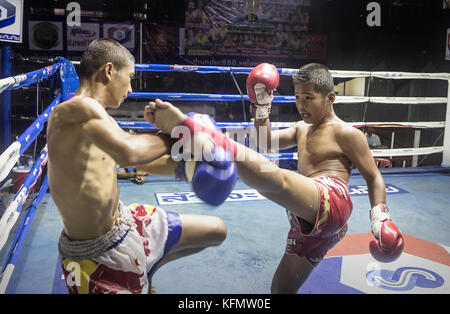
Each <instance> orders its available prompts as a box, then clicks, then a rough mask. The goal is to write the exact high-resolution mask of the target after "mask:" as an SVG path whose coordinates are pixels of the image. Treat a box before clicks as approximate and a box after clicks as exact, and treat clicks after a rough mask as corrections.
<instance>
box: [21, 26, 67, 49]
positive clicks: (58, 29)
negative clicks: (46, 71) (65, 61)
mask: <svg viewBox="0 0 450 314" xmlns="http://www.w3.org/2000/svg"><path fill="white" fill-rule="evenodd" d="M62 29H63V23H62V22H50V21H29V22H28V34H29V36H28V38H29V39H28V41H29V47H30V50H55V51H61V50H63V48H64V47H63V30H62Z"/></svg>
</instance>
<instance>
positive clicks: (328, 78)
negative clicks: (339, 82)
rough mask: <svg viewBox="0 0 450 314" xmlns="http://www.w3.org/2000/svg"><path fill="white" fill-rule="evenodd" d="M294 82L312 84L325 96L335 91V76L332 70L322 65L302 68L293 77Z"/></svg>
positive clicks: (309, 65)
mask: <svg viewBox="0 0 450 314" xmlns="http://www.w3.org/2000/svg"><path fill="white" fill-rule="evenodd" d="M292 80H293V82H294V84H295V83H298V82H306V83H311V84H313V85H314V87H315V89H316V90H317V91H318V92H320V93H321V94H322V95H324V96H326V95H328V93H331V92H332V91H334V82H333V76H332V75H331V72H330V70H329V69H328V68H327V67H326V66H324V65H323V64H320V63H308V64H306V65H304V66H302V67H301V68H300V69H299V70H298V71H297V72H296V73H295V74H294V75H293V76H292Z"/></svg>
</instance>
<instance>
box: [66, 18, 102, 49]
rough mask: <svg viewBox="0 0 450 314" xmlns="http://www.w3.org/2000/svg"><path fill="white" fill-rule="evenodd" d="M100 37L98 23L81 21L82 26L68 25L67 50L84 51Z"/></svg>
mask: <svg viewBox="0 0 450 314" xmlns="http://www.w3.org/2000/svg"><path fill="white" fill-rule="evenodd" d="M97 38H100V25H99V24H98V23H81V25H80V26H67V50H68V51H84V50H85V49H86V47H87V46H88V45H89V43H91V42H92V41H94V40H95V39H97Z"/></svg>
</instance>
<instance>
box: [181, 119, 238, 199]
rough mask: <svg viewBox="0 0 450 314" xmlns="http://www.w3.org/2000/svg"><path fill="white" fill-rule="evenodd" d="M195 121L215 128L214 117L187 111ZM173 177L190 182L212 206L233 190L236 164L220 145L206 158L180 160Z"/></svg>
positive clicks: (199, 195) (196, 192)
mask: <svg viewBox="0 0 450 314" xmlns="http://www.w3.org/2000/svg"><path fill="white" fill-rule="evenodd" d="M187 115H188V116H190V117H191V118H192V119H194V120H195V121H196V122H199V123H202V124H204V125H205V126H207V127H214V128H217V126H216V123H215V121H214V119H212V118H211V117H209V116H208V115H202V114H194V113H188V114H187ZM175 177H176V178H177V179H181V180H184V181H189V182H191V184H192V189H193V191H194V192H195V194H196V195H197V196H198V197H199V198H200V199H201V200H202V201H204V202H205V203H207V204H209V205H213V206H218V205H220V204H222V203H223V202H224V201H225V200H226V199H227V197H228V196H229V195H230V193H231V191H232V190H233V187H234V185H235V184H236V180H237V168H236V164H235V163H234V162H232V161H231V156H230V154H229V153H228V152H226V151H225V150H224V149H223V148H222V147H214V148H213V149H212V151H211V152H210V156H209V158H208V160H206V159H205V158H203V159H202V160H201V161H194V160H187V161H181V162H180V163H179V165H178V166H177V167H176V169H175Z"/></svg>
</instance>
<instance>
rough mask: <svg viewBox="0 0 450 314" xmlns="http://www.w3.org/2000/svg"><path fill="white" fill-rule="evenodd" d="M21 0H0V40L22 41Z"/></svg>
mask: <svg viewBox="0 0 450 314" xmlns="http://www.w3.org/2000/svg"><path fill="white" fill-rule="evenodd" d="M22 25H23V0H0V41H8V42H13V43H21V42H22Z"/></svg>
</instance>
